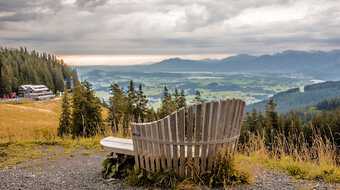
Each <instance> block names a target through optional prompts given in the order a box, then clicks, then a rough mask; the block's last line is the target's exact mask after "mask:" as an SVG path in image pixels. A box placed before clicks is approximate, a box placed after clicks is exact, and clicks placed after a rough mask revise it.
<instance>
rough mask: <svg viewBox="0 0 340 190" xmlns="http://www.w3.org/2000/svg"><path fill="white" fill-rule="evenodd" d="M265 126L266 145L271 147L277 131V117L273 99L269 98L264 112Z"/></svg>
mask: <svg viewBox="0 0 340 190" xmlns="http://www.w3.org/2000/svg"><path fill="white" fill-rule="evenodd" d="M265 126H266V136H267V142H266V143H267V145H268V146H270V147H271V146H272V144H273V143H274V137H275V135H276V134H277V132H278V129H279V117H278V113H277V112H276V103H275V102H274V100H273V98H270V99H269V101H268V103H267V105H266V112H265Z"/></svg>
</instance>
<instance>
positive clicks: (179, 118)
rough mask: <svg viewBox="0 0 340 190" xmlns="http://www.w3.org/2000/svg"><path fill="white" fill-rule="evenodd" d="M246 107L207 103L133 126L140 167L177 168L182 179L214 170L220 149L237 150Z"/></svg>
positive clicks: (234, 103)
mask: <svg viewBox="0 0 340 190" xmlns="http://www.w3.org/2000/svg"><path fill="white" fill-rule="evenodd" d="M244 107H245V103H244V102H243V101H241V100H235V99H233V100H223V101H218V102H217V101H215V102H206V103H202V104H196V105H192V106H189V107H187V108H182V109H180V110H178V111H176V112H174V113H172V114H171V115H169V116H167V117H165V118H163V119H161V120H158V121H154V122H150V123H132V125H131V126H132V140H133V146H134V150H135V160H136V166H137V168H143V169H146V170H148V171H153V172H157V171H161V170H167V169H173V170H174V171H175V172H176V173H177V174H179V175H181V176H185V175H189V176H190V175H191V174H192V172H194V171H193V170H195V172H206V171H209V170H211V168H212V167H213V166H214V159H215V157H216V153H217V152H218V151H219V149H221V148H226V149H227V150H228V151H229V152H230V153H232V152H233V151H234V149H235V146H236V144H237V141H238V137H239V135H240V129H241V122H242V117H243V112H244Z"/></svg>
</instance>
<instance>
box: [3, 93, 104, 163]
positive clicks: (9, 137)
mask: <svg viewBox="0 0 340 190" xmlns="http://www.w3.org/2000/svg"><path fill="white" fill-rule="evenodd" d="M60 105H61V104H60V99H54V100H49V101H39V102H31V101H28V102H23V103H20V104H4V103H1V104H0V168H1V167H5V166H9V165H13V164H17V163H20V162H21V161H24V160H27V159H32V158H38V157H42V156H47V155H54V154H56V152H58V154H60V153H69V152H72V151H73V150H75V149H79V148H85V149H88V150H98V149H99V148H100V145H99V140H100V138H101V137H100V136H97V137H93V138H88V139H84V138H81V139H71V138H64V139H61V138H59V137H58V136H57V128H58V123H59V115H60V112H61V106H60ZM103 115H104V117H105V116H106V115H107V110H105V109H104V110H103Z"/></svg>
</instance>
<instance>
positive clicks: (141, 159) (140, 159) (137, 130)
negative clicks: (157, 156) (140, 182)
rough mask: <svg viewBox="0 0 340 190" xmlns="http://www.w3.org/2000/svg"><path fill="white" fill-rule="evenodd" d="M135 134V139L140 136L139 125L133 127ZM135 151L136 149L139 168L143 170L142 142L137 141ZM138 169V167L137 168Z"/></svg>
mask: <svg viewBox="0 0 340 190" xmlns="http://www.w3.org/2000/svg"><path fill="white" fill-rule="evenodd" d="M135 132H136V137H140V136H141V125H139V124H138V125H135ZM137 142H138V143H137V149H138V158H139V168H145V161H144V153H143V152H144V150H143V147H142V141H141V140H137ZM137 168H138V167H137Z"/></svg>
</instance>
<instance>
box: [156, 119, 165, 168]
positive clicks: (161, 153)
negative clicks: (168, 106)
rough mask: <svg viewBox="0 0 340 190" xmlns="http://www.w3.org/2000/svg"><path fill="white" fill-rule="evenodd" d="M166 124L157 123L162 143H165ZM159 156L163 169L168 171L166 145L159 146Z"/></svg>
mask: <svg viewBox="0 0 340 190" xmlns="http://www.w3.org/2000/svg"><path fill="white" fill-rule="evenodd" d="M163 124H164V123H163V122H162V121H158V122H157V132H158V139H159V140H160V141H162V142H164V141H165V138H164V135H163V134H164V132H163V131H164V125H163ZM159 156H160V160H161V169H162V170H165V169H166V157H165V145H164V143H160V144H159Z"/></svg>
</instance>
